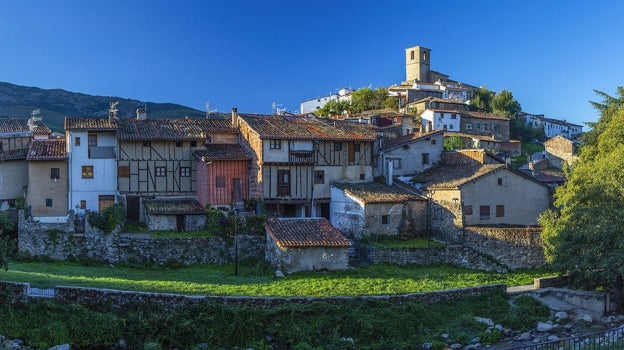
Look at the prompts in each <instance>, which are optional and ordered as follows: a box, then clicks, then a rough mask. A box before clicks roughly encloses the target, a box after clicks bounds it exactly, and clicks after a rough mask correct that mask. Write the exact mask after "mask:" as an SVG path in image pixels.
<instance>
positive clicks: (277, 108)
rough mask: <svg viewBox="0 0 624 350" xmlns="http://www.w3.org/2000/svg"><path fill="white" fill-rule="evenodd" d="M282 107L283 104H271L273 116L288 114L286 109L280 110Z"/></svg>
mask: <svg viewBox="0 0 624 350" xmlns="http://www.w3.org/2000/svg"><path fill="white" fill-rule="evenodd" d="M281 106H282V104H281V103H275V102H273V103H272V104H271V110H272V111H273V114H275V115H281V114H282V113H284V112H286V108H280V107H281Z"/></svg>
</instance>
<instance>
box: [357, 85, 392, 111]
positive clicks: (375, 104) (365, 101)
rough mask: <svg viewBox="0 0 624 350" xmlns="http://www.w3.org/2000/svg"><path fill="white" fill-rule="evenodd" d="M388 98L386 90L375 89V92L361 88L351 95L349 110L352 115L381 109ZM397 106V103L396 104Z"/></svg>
mask: <svg viewBox="0 0 624 350" xmlns="http://www.w3.org/2000/svg"><path fill="white" fill-rule="evenodd" d="M387 98H388V90H386V89H383V88H377V89H375V90H373V89H371V88H368V87H363V88H361V89H357V90H355V91H354V92H353V93H352V94H351V110H350V112H352V113H360V112H363V111H372V110H376V109H383V108H384V102H385V101H386V99H387ZM396 105H397V106H398V101H397V102H396Z"/></svg>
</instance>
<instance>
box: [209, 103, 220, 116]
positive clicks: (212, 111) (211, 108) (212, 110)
mask: <svg viewBox="0 0 624 350" xmlns="http://www.w3.org/2000/svg"><path fill="white" fill-rule="evenodd" d="M216 107H217V105H215V104H212V103H210V101H208V102H206V118H208V117H209V116H210V115H211V114H212V113H215V112H217V111H218V109H217V108H216Z"/></svg>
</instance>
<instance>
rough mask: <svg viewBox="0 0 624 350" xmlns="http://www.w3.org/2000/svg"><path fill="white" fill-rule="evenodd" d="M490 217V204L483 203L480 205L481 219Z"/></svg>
mask: <svg viewBox="0 0 624 350" xmlns="http://www.w3.org/2000/svg"><path fill="white" fill-rule="evenodd" d="M489 219H490V206H489V205H482V206H480V207H479V220H489Z"/></svg>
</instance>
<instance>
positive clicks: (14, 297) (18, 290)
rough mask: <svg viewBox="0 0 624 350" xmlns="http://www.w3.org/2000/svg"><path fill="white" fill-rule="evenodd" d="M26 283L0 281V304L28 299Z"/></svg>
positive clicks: (27, 285)
mask: <svg viewBox="0 0 624 350" xmlns="http://www.w3.org/2000/svg"><path fill="white" fill-rule="evenodd" d="M29 286H30V284H28V283H18V282H4V281H0V303H5V302H7V303H16V302H23V301H26V300H27V299H28V287H29Z"/></svg>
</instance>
